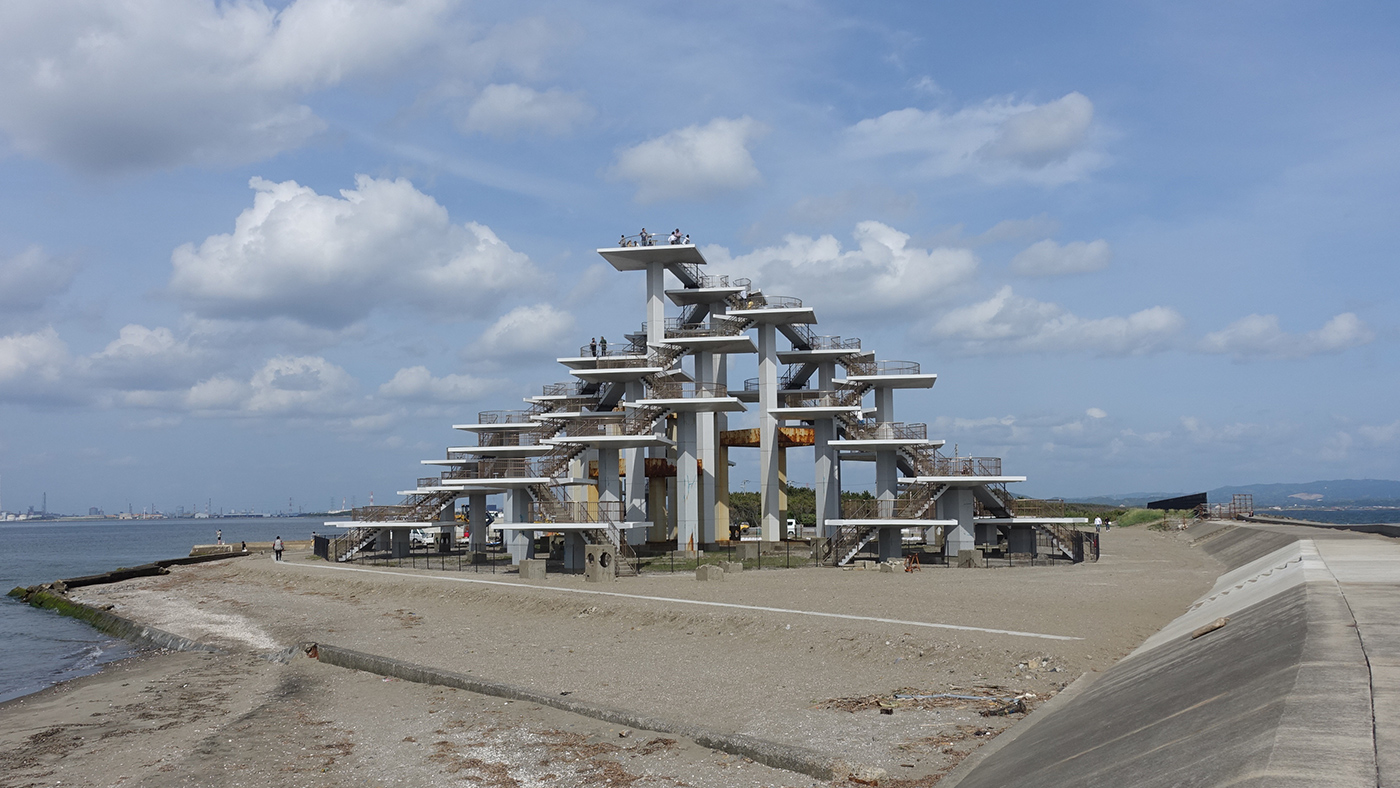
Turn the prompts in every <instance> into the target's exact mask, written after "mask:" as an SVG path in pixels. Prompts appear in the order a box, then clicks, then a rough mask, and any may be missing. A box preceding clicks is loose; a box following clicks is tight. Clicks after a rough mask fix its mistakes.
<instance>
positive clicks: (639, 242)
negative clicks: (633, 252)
mask: <svg viewBox="0 0 1400 788" xmlns="http://www.w3.org/2000/svg"><path fill="white" fill-rule="evenodd" d="M666 243H667V244H669V245H670V246H676V245H678V244H686V245H689V244H690V233H686V234H685V235H684V236H682V235H681V228H679V227H677V228H676V229H674V230H672V231H671V234H670V235H669V236H667V237H666ZM617 245H618V246H620V247H628V246H656V236H654V235H652V234H651V233H649V232H647V228H645V227H643V228H642V231H641V232H640V233H638V234H636V235H633V236H626V235H624V236H622V237H621V238H619V239H618V241H617Z"/></svg>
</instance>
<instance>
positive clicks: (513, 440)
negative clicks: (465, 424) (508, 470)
mask: <svg viewBox="0 0 1400 788" xmlns="http://www.w3.org/2000/svg"><path fill="white" fill-rule="evenodd" d="M536 415H538V414H536ZM531 423H532V424H535V423H538V422H535V421H531ZM543 439H544V435H543V434H542V432H541V431H536V430H519V431H511V432H478V433H477V434H476V445H478V446H535V445H538V444H539V443H540V442H541V441H542V440H543ZM448 459H456V458H453V457H449V458H448Z"/></svg>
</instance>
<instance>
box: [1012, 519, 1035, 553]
mask: <svg viewBox="0 0 1400 788" xmlns="http://www.w3.org/2000/svg"><path fill="white" fill-rule="evenodd" d="M1006 551H1007V552H1008V553H1030V554H1031V555H1035V552H1036V551H1035V528H1033V527H1031V526H1029V525H1013V526H1011V535H1010V536H1009V537H1007V540H1006Z"/></svg>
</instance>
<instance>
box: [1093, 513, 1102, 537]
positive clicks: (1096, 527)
mask: <svg viewBox="0 0 1400 788" xmlns="http://www.w3.org/2000/svg"><path fill="white" fill-rule="evenodd" d="M1102 530H1103V518H1102V517H1095V518H1094V533H1098V532H1099V531H1102Z"/></svg>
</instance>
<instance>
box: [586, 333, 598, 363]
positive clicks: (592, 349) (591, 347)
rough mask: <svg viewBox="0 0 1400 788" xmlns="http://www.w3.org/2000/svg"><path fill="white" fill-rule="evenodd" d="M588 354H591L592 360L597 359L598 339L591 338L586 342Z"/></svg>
mask: <svg viewBox="0 0 1400 788" xmlns="http://www.w3.org/2000/svg"><path fill="white" fill-rule="evenodd" d="M588 352H589V353H592V354H593V357H594V358H597V357H598V338H597V337H593V338H591V339H589V340H588Z"/></svg>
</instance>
